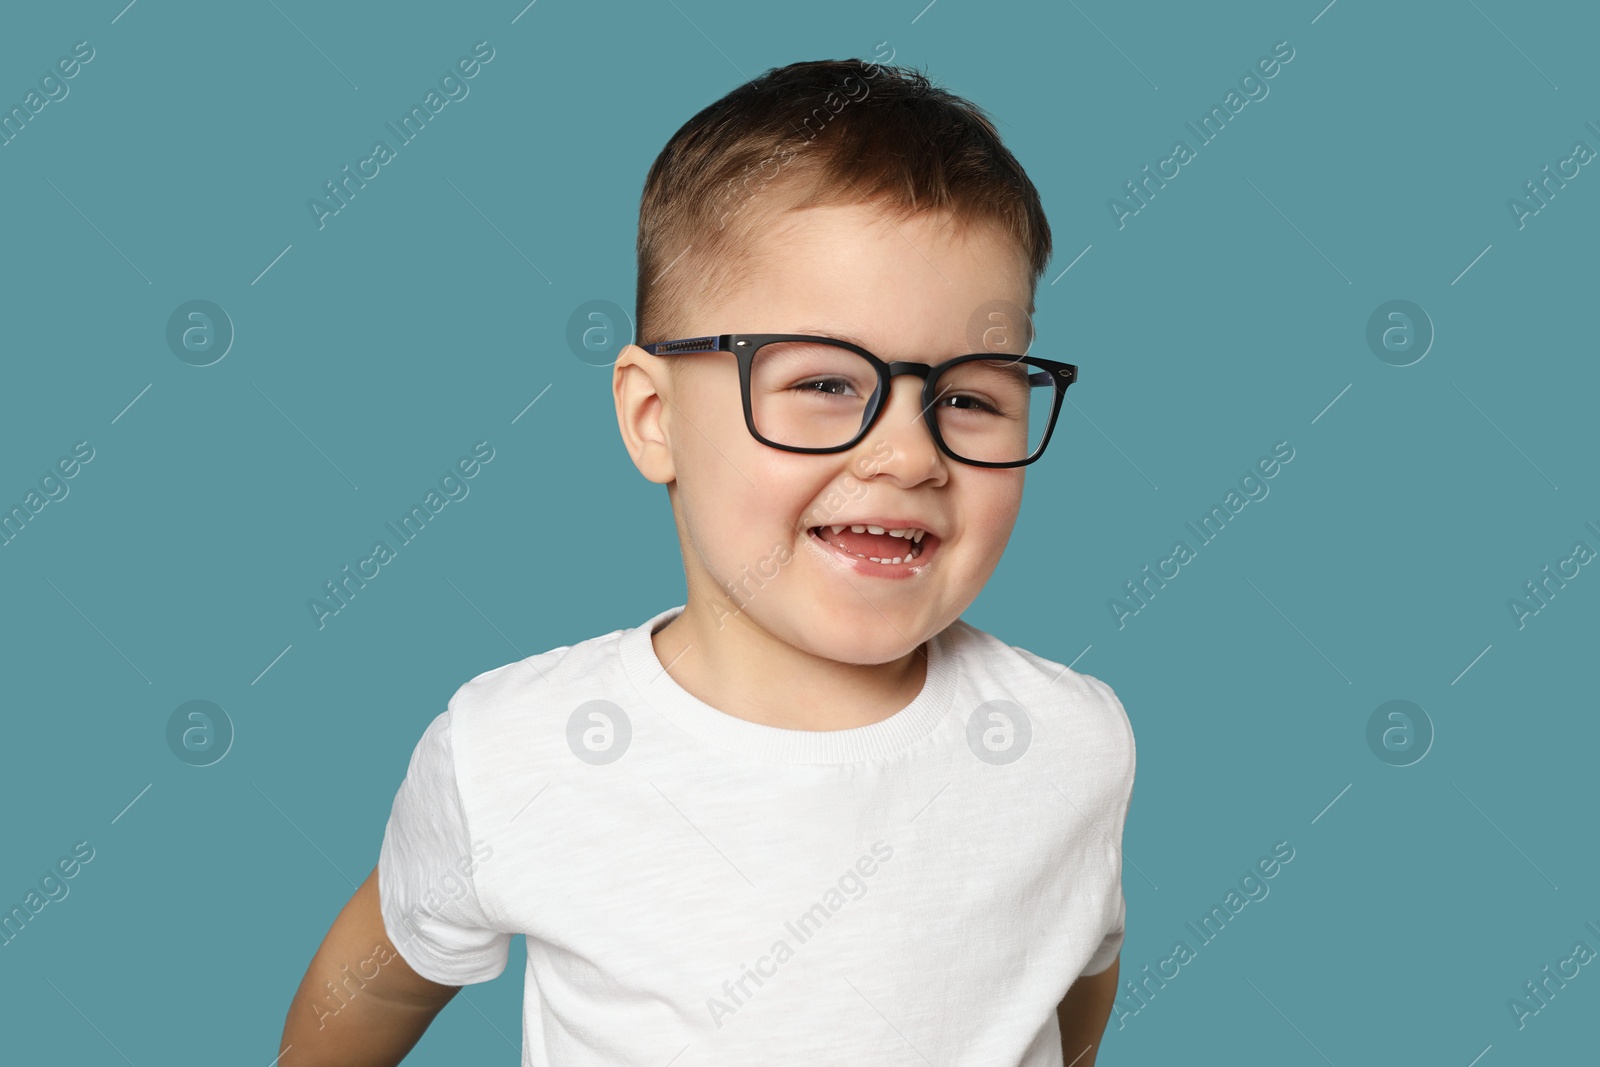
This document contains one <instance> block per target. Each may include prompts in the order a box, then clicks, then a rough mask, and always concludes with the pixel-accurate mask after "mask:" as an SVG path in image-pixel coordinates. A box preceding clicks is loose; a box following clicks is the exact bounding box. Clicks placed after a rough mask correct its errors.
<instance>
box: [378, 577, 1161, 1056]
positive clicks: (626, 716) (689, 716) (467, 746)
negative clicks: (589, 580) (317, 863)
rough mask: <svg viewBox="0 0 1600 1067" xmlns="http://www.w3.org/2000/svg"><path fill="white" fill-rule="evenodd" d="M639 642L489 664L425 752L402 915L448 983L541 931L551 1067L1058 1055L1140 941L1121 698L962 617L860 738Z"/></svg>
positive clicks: (533, 1005)
mask: <svg viewBox="0 0 1600 1067" xmlns="http://www.w3.org/2000/svg"><path fill="white" fill-rule="evenodd" d="M682 610H683V609H682V607H681V606H680V607H677V608H671V609H669V610H667V611H663V612H661V613H659V614H657V615H655V616H654V617H653V618H651V619H650V620H648V621H647V622H646V623H644V624H642V625H640V626H637V627H635V628H633V629H628V630H618V631H613V632H612V633H609V634H605V635H604V636H601V637H596V638H593V639H591V640H588V641H584V642H582V643H580V644H577V645H572V646H564V647H562V648H557V649H552V650H551V651H549V652H545V653H543V654H541V655H537V656H532V657H530V658H528V659H526V660H519V661H516V662H513V663H509V664H506V665H505V666H503V667H500V668H498V669H496V670H492V671H488V672H487V673H484V674H480V675H478V676H477V677H476V678H474V679H472V680H471V681H470V682H468V683H467V684H465V685H463V686H462V687H461V688H460V689H459V690H458V691H457V692H456V694H455V695H454V697H452V698H451V700H450V703H449V706H448V708H447V710H446V711H444V712H442V713H441V714H440V715H439V716H438V717H437V718H435V719H434V720H433V722H432V724H431V725H429V726H428V728H427V730H426V731H425V732H424V734H423V736H422V740H421V742H420V743H419V744H418V745H417V747H416V750H415V752H414V753H413V755H412V757H411V763H410V768H409V770H408V771H407V774H406V778H405V780H404V781H403V782H402V783H401V785H400V790H399V792H398V794H397V795H396V797H395V801H394V807H393V810H392V812H391V814H390V817H389V822H388V826H387V828H386V830H385V833H384V838H383V846H382V849H381V852H380V855H379V859H378V878H379V889H380V893H379V896H380V900H381V905H382V911H383V920H384V926H385V929H386V930H387V932H388V934H389V937H390V939H391V940H392V941H393V943H394V945H395V947H396V949H397V950H398V951H399V952H400V955H401V956H403V957H404V958H405V960H406V962H407V963H409V964H410V965H411V966H412V967H413V968H414V969H415V970H416V971H417V972H418V973H419V974H421V975H423V976H424V977H426V978H429V979H432V980H433V981H436V982H441V983H444V984H447V985H466V984H469V983H473V982H485V981H488V980H489V979H491V978H494V977H496V976H497V975H499V974H500V973H501V971H503V970H504V969H505V966H506V960H507V952H508V947H509V945H510V942H511V937H512V935H514V934H525V935H526V944H527V958H528V963H527V975H526V980H525V996H524V1001H523V1013H522V1023H523V1045H522V1048H523V1051H522V1063H523V1064H524V1065H525V1067H589V1065H605V1067H619V1065H634V1064H636V1065H639V1067H662V1065H664V1064H667V1063H669V1062H670V1063H671V1064H672V1065H673V1067H708V1065H713V1064H727V1065H738V1067H747V1065H750V1064H763V1065H781V1064H804V1065H806V1067H818V1065H830V1064H847V1063H848V1064H857V1063H867V1064H890V1063H908V1064H909V1063H920V1062H922V1059H919V1056H920V1057H922V1058H925V1059H926V1061H928V1062H933V1063H939V1064H952V1065H966V1064H970V1065H973V1067H980V1065H981V1067H997V1065H1001V1064H1004V1065H1010V1064H1018V1065H1026V1067H1060V1065H1061V1063H1062V1055H1061V1045H1060V1034H1059V1029H1058V1026H1057V1022H1056V1005H1057V1004H1059V1003H1060V1002H1061V1000H1062V998H1063V997H1064V996H1065V995H1066V992H1067V989H1068V987H1069V986H1071V985H1072V983H1073V980H1074V979H1076V978H1077V977H1078V976H1079V975H1080V974H1095V973H1099V972H1100V971H1103V970H1105V969H1106V968H1107V967H1109V966H1110V965H1111V963H1112V962H1113V961H1114V960H1115V959H1116V957H1117V954H1118V952H1119V951H1120V949H1121V946H1122V938H1123V923H1124V915H1125V902H1124V897H1123V895H1122V882H1121V871H1122V863H1121V840H1122V830H1123V822H1124V819H1125V818H1126V816H1127V809H1128V802H1129V799H1130V797H1131V795H1132V789H1133V775H1134V744H1133V731H1132V729H1131V728H1130V726H1129V723H1128V718H1127V715H1126V713H1125V712H1124V711H1123V708H1122V704H1121V702H1120V701H1118V699H1117V697H1116V695H1115V694H1114V693H1113V692H1112V691H1111V689H1110V687H1108V686H1107V685H1106V684H1105V683H1104V682H1101V681H1099V680H1098V679H1096V678H1093V677H1091V676H1089V675H1085V674H1079V673H1077V672H1076V671H1072V670H1068V669H1067V668H1065V667H1063V666H1062V665H1060V664H1058V663H1053V662H1051V661H1049V660H1046V659H1042V658H1040V657H1038V656H1035V655H1033V654H1032V653H1029V652H1026V651H1024V650H1022V649H1020V648H1015V647H1012V646H1008V645H1006V644H1005V643H1004V642H1002V641H1000V640H999V639H998V638H995V637H993V636H991V635H990V634H987V633H985V632H983V631H982V630H978V629H976V628H974V627H972V626H969V625H968V624H966V623H965V622H960V621H958V622H956V623H954V624H952V625H951V626H950V627H948V628H947V629H946V630H944V631H943V632H942V633H940V634H939V635H937V636H935V637H934V638H932V639H930V640H929V642H928V646H927V647H928V671H927V680H926V682H925V683H924V686H923V688H922V691H921V692H920V693H919V694H918V695H917V697H916V699H914V700H913V701H912V702H911V703H910V704H909V705H907V706H906V707H905V708H903V709H901V710H900V711H899V712H897V713H896V714H894V715H891V716H890V717H889V718H887V719H884V720H882V721H881V722H877V723H874V724H872V725H869V726H862V727H858V728H854V729H849V730H833V731H807V730H786V729H779V728H776V727H771V726H764V725H760V724H757V723H753V722H750V721H747V720H744V719H740V718H737V717H735V716H733V715H729V714H726V713H725V712H722V711H718V710H716V709H715V708H712V707H711V706H709V705H707V704H705V703H703V702H701V701H700V700H699V699H697V698H696V697H694V696H692V695H691V694H690V693H689V692H687V691H686V690H684V689H683V688H681V687H680V686H678V685H677V683H676V682H674V681H673V679H672V676H671V675H669V674H667V673H666V672H665V671H664V670H663V669H662V666H661V663H660V661H659V659H658V658H657V657H656V655H655V650H654V648H653V647H652V645H651V642H650V634H651V633H652V632H654V631H655V630H658V629H660V628H661V627H662V626H664V625H666V623H667V622H669V621H670V620H671V619H672V618H673V617H674V616H676V615H677V614H678V613H679V612H680V611H682Z"/></svg>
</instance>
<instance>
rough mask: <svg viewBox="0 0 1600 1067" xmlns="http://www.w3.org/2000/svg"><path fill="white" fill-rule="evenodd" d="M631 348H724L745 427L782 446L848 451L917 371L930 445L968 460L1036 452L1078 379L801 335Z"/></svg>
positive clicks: (1050, 365) (1019, 361) (1013, 364)
mask: <svg viewBox="0 0 1600 1067" xmlns="http://www.w3.org/2000/svg"><path fill="white" fill-rule="evenodd" d="M639 347H640V348H642V349H644V350H645V351H646V352H648V353H650V354H651V355H654V356H674V355H683V354H688V353H694V352H731V353H733V355H734V356H736V357H737V358H738V361H739V391H740V394H741V396H742V399H743V404H744V424H745V427H746V428H747V429H749V431H750V434H751V436H752V437H754V438H755V439H756V440H757V441H760V442H761V443H762V444H764V445H769V446H771V447H772V448H777V449H782V450H783V451H785V452H807V453H828V452H844V451H846V450H848V449H851V448H854V447H855V446H856V445H857V444H859V443H860V441H861V439H862V438H864V437H865V436H866V435H867V433H868V431H870V430H871V429H872V426H873V424H874V423H875V422H877V420H878V417H879V416H880V415H881V414H882V413H883V409H884V406H885V405H884V398H886V397H887V396H888V395H889V383H890V381H891V380H892V379H893V378H894V376H895V375H897V374H913V375H916V376H917V377H919V378H921V379H922V383H923V384H922V417H923V420H924V421H925V422H926V423H927V425H928V432H929V433H930V434H932V435H933V440H934V443H935V444H937V445H938V446H939V450H940V451H941V452H943V453H944V454H945V455H947V456H949V457H950V458H951V459H954V460H958V461H960V462H962V463H969V464H971V465H973V466H975V467H1022V466H1025V465H1027V464H1029V463H1032V462H1033V461H1034V460H1036V459H1038V458H1039V457H1040V456H1041V455H1043V454H1044V448H1045V445H1047V444H1049V443H1050V434H1051V432H1052V431H1053V430H1054V429H1055V424H1056V416H1057V415H1058V414H1060V411H1061V401H1062V400H1063V399H1064V398H1065V397H1066V395H1067V386H1069V385H1071V384H1072V383H1073V382H1075V381H1077V380H1078V368H1077V367H1076V366H1074V365H1073V364H1071V363H1058V362H1056V361H1055V360H1050V359H1039V358H1037V357H1034V356H1016V355H1007V354H996V353H993V352H976V353H973V354H972V355H967V356H957V357H955V358H954V359H950V360H946V361H945V362H943V363H933V364H929V363H916V362H912V361H909V360H895V361H893V362H887V363H886V362H884V361H883V360H881V359H879V358H878V357H877V356H875V355H873V354H872V353H871V352H868V351H867V350H866V349H865V348H862V347H861V346H859V345H855V344H851V343H850V342H849V341H840V340H838V339H836V338H833V337H816V336H811V335H808V334H792V333H725V334H718V335H716V336H712V337H691V338H685V339H683V340H679V341H658V342H655V343H653V344H647V345H640V346H639ZM952 401H953V403H952Z"/></svg>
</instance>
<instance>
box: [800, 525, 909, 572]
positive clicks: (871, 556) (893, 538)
mask: <svg viewBox="0 0 1600 1067" xmlns="http://www.w3.org/2000/svg"><path fill="white" fill-rule="evenodd" d="M809 532H810V534H811V536H812V537H815V538H817V540H819V541H822V542H823V543H825V544H827V545H829V546H830V547H832V548H834V549H835V550H837V551H839V552H842V553H843V554H845V555H847V556H853V557H855V558H856V559H862V560H866V561H868V562H870V563H879V564H884V565H887V566H891V567H892V566H904V565H905V564H908V563H915V562H916V561H917V560H919V559H922V558H923V557H924V556H926V555H928V554H929V553H931V552H932V551H933V549H934V547H935V546H936V545H937V544H938V541H939V539H938V538H937V537H935V536H934V535H933V534H931V533H928V532H927V531H926V530H919V529H917V528H915V527H909V528H906V529H894V530H889V529H885V528H883V527H882V526H813V527H811V530H810V531H809Z"/></svg>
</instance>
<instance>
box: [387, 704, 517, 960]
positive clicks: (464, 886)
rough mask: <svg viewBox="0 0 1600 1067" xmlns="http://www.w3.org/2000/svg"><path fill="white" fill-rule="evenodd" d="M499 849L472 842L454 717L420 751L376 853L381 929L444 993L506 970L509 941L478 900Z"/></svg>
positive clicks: (428, 735) (437, 726)
mask: <svg viewBox="0 0 1600 1067" xmlns="http://www.w3.org/2000/svg"><path fill="white" fill-rule="evenodd" d="M492 856H493V849H492V848H491V847H490V846H489V845H487V844H486V843H484V842H479V841H473V840H471V839H470V837H469V834H468V829H467V819H466V814H465V812H464V810H463V806H462V803H461V793H460V791H459V789H458V788H457V782H456V765H455V755H454V753H453V751H452V749H451V744H450V712H449V711H445V712H442V713H441V714H440V715H439V716H438V717H437V718H436V719H434V720H433V722H432V723H430V724H429V726H428V728H427V730H425V731H424V732H423V735H422V740H421V741H419V742H418V743H417V747H416V749H415V751H413V752H412V754H411V764H410V767H409V768H408V769H407V771H406V777H405V780H404V781H403V782H401V783H400V790H399V792H398V793H396V794H395V798H394V806H393V808H392V809H391V810H390V812H389V822H388V825H387V826H385V828H384V832H383V846H382V848H381V849H380V850H379V852H378V901H379V907H380V909H381V911H382V913H383V926H384V930H385V932H386V933H387V934H388V935H389V940H390V941H391V942H392V943H393V944H394V947H395V949H396V950H397V951H398V952H399V953H400V955H401V956H402V957H403V958H404V959H405V961H406V962H407V963H408V964H410V965H411V968H412V970H414V971H416V972H417V973H418V974H420V975H422V977H424V978H427V979H429V980H430V981H434V982H438V983H440V984H442V985H454V986H460V985H469V984H471V983H474V982H487V981H488V980H489V979H491V978H494V977H496V976H498V975H499V974H500V973H501V972H502V971H504V970H505V968H506V961H507V958H508V956H509V952H510V946H511V936H512V935H511V934H510V933H509V932H504V931H500V930H497V929H495V928H494V924H493V923H492V922H491V921H490V919H489V917H488V916H487V915H486V914H485V912H484V908H483V904H482V902H481V900H480V898H479V895H478V885H479V881H480V876H479V872H480V869H481V868H482V867H483V865H484V862H485V861H486V860H490V858H491V857H492Z"/></svg>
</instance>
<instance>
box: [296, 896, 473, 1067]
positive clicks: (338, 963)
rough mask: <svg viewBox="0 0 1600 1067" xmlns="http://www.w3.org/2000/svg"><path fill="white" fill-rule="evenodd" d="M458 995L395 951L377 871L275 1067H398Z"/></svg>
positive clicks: (338, 928) (341, 923) (312, 980)
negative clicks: (382, 906) (381, 906)
mask: <svg viewBox="0 0 1600 1067" xmlns="http://www.w3.org/2000/svg"><path fill="white" fill-rule="evenodd" d="M346 968H348V970H347V969H346ZM374 970H376V972H377V973H376V975H373V976H372V977H368V975H372V974H373V971H374ZM330 982H331V983H332V984H333V988H334V990H337V991H338V992H337V995H335V993H334V992H333V991H330V990H329V988H328V985H327V983H330ZM459 991H460V987H459V986H451V985H440V984H439V983H437V982H432V981H429V980H428V979H426V978H424V977H422V976H421V975H419V974H418V973H417V972H416V971H414V970H412V969H411V967H410V965H409V964H407V963H406V961H405V959H404V958H402V957H401V955H400V953H399V952H397V951H395V948H394V945H393V943H391V942H390V940H389V935H388V933H387V932H386V931H385V930H384V926H383V916H382V913H381V912H380V911H379V909H378V870H377V868H376V867H374V868H373V870H372V873H371V874H369V875H368V876H367V880H366V881H365V882H363V883H361V886H360V888H358V889H357V890H356V891H355V894H354V895H353V896H351V898H350V900H349V903H347V904H345V906H344V909H343V910H342V911H340V912H339V917H338V918H337V919H335V920H334V921H333V926H332V928H330V929H329V930H328V936H327V937H325V938H323V940H322V945H321V947H319V948H318V949H317V954H316V955H315V956H313V957H312V959H311V965H310V966H309V967H308V968H307V969H306V974H305V977H304V978H302V979H301V980H300V988H299V989H298V990H296V991H295V995H294V1000H293V1001H292V1002H290V1004H289V1018H288V1020H287V1021H286V1022H285V1023H284V1027H283V1041H282V1042H281V1043H280V1045H279V1050H280V1053H281V1055H280V1058H279V1059H278V1060H277V1067H324V1065H338V1067H394V1065H395V1064H398V1063H399V1062H400V1061H401V1060H402V1059H404V1058H405V1055H406V1053H408V1052H410V1051H411V1048H412V1046H413V1045H415V1044H416V1043H417V1041H418V1040H419V1039H421V1037H422V1034H423V1031H425V1030H427V1028H428V1024H429V1023H431V1022H432V1021H433V1018H434V1016H436V1015H438V1014H439V1011H440V1010H441V1009H442V1008H443V1007H444V1006H445V1005H446V1004H448V1003H449V1002H450V998H452V997H454V996H455V995H456V993H458V992H459Z"/></svg>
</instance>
